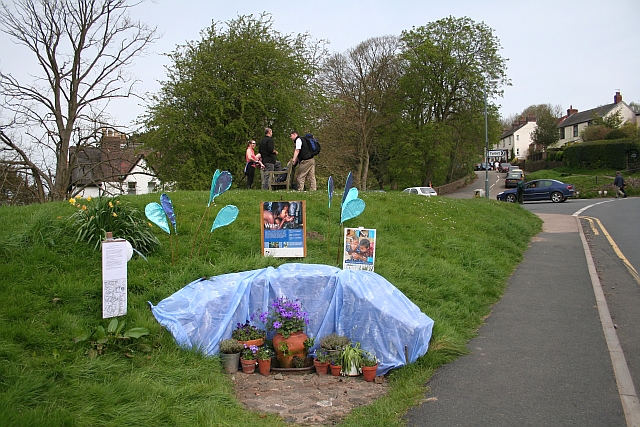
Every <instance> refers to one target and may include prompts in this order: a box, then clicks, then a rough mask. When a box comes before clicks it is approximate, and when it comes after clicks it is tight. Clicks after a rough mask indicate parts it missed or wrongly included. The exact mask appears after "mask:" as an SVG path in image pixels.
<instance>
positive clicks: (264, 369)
mask: <svg viewBox="0 0 640 427" xmlns="http://www.w3.org/2000/svg"><path fill="white" fill-rule="evenodd" d="M258 370H259V371H260V373H261V374H262V375H265V376H267V375H269V372H271V359H267V360H260V359H258Z"/></svg>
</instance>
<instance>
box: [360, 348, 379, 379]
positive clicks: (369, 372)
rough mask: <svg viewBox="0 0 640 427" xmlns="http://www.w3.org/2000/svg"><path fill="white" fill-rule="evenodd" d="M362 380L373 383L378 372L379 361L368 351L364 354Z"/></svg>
mask: <svg viewBox="0 0 640 427" xmlns="http://www.w3.org/2000/svg"><path fill="white" fill-rule="evenodd" d="M361 365H362V366H361V368H362V378H363V379H364V380H365V381H368V382H372V381H373V380H375V378H376V373H377V371H378V359H377V358H376V357H375V356H374V355H373V354H371V353H369V352H368V351H365V352H364V355H363V358H362V361H361Z"/></svg>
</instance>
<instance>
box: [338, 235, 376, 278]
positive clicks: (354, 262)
mask: <svg viewBox="0 0 640 427" xmlns="http://www.w3.org/2000/svg"><path fill="white" fill-rule="evenodd" d="M375 259H376V230H375V229H370V228H368V229H367V228H362V227H361V228H345V229H344V256H343V262H342V269H343V270H367V271H373V264H374V262H375Z"/></svg>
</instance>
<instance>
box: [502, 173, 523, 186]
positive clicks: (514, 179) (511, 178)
mask: <svg viewBox="0 0 640 427" xmlns="http://www.w3.org/2000/svg"><path fill="white" fill-rule="evenodd" d="M520 179H522V173H521V172H511V173H509V174H507V177H506V178H505V179H504V188H516V187H517V186H518V181H520Z"/></svg>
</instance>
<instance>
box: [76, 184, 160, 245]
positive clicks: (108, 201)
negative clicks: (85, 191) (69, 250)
mask: <svg viewBox="0 0 640 427" xmlns="http://www.w3.org/2000/svg"><path fill="white" fill-rule="evenodd" d="M69 203H71V204H73V205H75V206H76V207H77V208H78V211H76V212H75V213H74V214H73V215H72V216H71V219H72V221H73V225H74V226H75V227H76V242H79V241H83V242H87V243H89V244H90V245H93V249H94V250H97V249H98V247H99V246H100V242H102V241H103V240H104V239H105V238H106V235H107V232H111V233H113V238H114V239H125V240H127V241H128V242H129V243H131V246H133V247H134V248H135V249H137V250H138V251H140V252H142V253H150V252H153V251H154V250H155V249H156V247H157V246H158V245H159V244H160V242H159V241H158V239H157V238H156V236H154V234H153V233H152V232H151V224H150V223H149V222H148V221H147V220H146V218H145V217H144V215H143V214H142V213H141V212H140V211H139V210H138V209H136V208H134V207H132V206H131V205H129V204H127V203H121V202H120V200H118V199H117V198H108V197H98V198H95V199H92V198H91V197H87V199H85V200H82V199H80V198H76V199H70V200H69Z"/></svg>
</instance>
